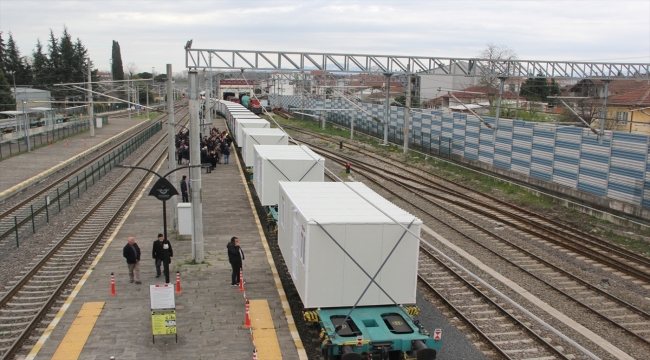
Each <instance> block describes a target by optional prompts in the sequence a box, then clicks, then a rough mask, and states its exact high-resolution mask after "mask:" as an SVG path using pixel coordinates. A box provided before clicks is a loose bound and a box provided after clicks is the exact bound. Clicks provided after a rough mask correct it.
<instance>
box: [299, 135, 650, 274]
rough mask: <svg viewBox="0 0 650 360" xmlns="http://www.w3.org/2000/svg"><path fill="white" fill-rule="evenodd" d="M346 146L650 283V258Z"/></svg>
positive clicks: (459, 202) (396, 175)
mask: <svg viewBox="0 0 650 360" xmlns="http://www.w3.org/2000/svg"><path fill="white" fill-rule="evenodd" d="M287 128H288V129H290V130H294V131H297V132H301V133H304V134H307V135H309V136H314V137H317V138H320V139H323V140H327V141H332V139H331V138H328V137H325V136H321V135H319V134H314V133H311V132H308V131H304V130H302V129H300V128H296V127H292V126H287ZM310 146H314V147H316V148H318V149H319V150H321V151H328V152H330V154H334V153H333V152H331V151H329V150H328V149H327V148H324V147H322V146H318V145H316V144H310ZM345 146H346V147H347V148H349V149H351V150H353V151H355V152H359V153H361V154H363V155H364V156H369V157H372V158H374V159H376V160H378V161H381V162H383V163H387V164H390V165H391V166H394V167H396V168H397V169H399V172H396V171H389V170H387V169H382V170H381V171H382V172H384V174H385V175H386V176H390V179H389V180H390V181H395V182H401V183H402V184H403V185H404V186H408V187H410V188H411V189H412V190H417V191H420V192H426V193H427V194H428V195H429V196H434V197H436V198H438V199H440V200H445V201H447V202H448V203H452V204H454V206H457V207H461V208H463V209H465V210H466V211H468V212H471V213H474V214H476V215H479V216H482V217H485V218H489V219H491V220H492V221H495V222H499V223H502V224H503V225H507V226H510V227H512V228H513V229H516V230H519V231H522V232H525V233H528V234H530V235H531V236H534V237H535V238H537V239H541V240H542V241H545V242H548V243H552V244H555V245H558V246H562V247H563V248H565V249H567V250H569V251H572V252H574V253H576V254H579V255H582V256H585V257H587V258H590V259H593V260H596V261H598V262H600V263H602V264H603V265H606V266H608V267H610V268H611V269H615V270H618V271H620V272H622V273H624V274H626V275H630V276H633V277H635V278H637V279H639V280H641V281H643V282H645V283H646V284H650V258H647V257H645V256H642V255H639V254H636V253H634V252H631V251H629V250H626V249H624V248H622V247H620V246H616V245H614V244H612V243H610V242H607V241H605V240H603V239H600V238H598V237H595V236H593V235H591V234H587V233H585V232H582V231H580V230H577V229H575V228H572V227H571V226H568V225H566V224H562V223H561V222H558V221H554V220H552V219H548V218H544V217H541V216H540V215H538V214H536V213H533V212H532V211H529V210H526V209H523V208H521V207H518V206H515V205H512V204H509V203H507V202H505V201H502V200H500V199H497V198H495V197H492V196H488V195H485V194H480V193H477V192H476V191H475V190H473V189H471V188H468V187H465V186H461V185H459V184H449V181H447V180H446V179H443V178H440V177H438V176H436V175H435V174H430V173H426V175H422V174H421V173H418V172H416V171H414V170H413V169H411V168H408V167H405V166H403V165H402V164H400V163H398V162H397V161H394V160H391V159H388V158H385V157H379V156H378V155H376V154H374V153H372V152H370V151H367V150H365V149H362V148H359V147H356V146H352V145H345ZM335 155H336V156H338V157H339V158H341V159H343V160H345V161H346V162H352V163H353V164H354V166H355V167H358V166H359V165H361V166H362V165H363V164H362V163H360V160H359V159H358V158H354V157H351V156H347V155H345V154H341V153H340V152H339V153H336V154H335ZM375 172H377V171H375ZM405 174H406V175H405ZM446 184H449V185H446ZM456 188H457V189H456ZM428 189H432V190H435V191H437V192H433V191H430V190H428Z"/></svg>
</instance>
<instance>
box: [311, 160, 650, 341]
mask: <svg viewBox="0 0 650 360" xmlns="http://www.w3.org/2000/svg"><path fill="white" fill-rule="evenodd" d="M321 151H322V150H321ZM317 152H318V151H317ZM321 155H323V156H326V157H328V158H329V159H330V160H334V161H336V160H335V159H334V156H336V157H338V156H340V154H333V155H325V154H322V153H321ZM346 161H347V160H343V161H340V163H341V164H344V163H345V162H346ZM357 167H358V166H357ZM362 170H364V171H371V170H369V169H368V168H367V167H365V166H363V168H362ZM382 170H383V169H382ZM373 174H375V175H377V176H380V177H381V178H383V179H385V180H388V181H391V182H395V183H396V185H398V186H402V187H404V188H405V189H408V191H409V192H411V193H412V194H413V195H416V196H419V197H420V198H422V199H423V200H425V201H427V202H429V203H431V204H433V205H435V206H438V207H440V208H441V209H442V210H443V211H446V212H448V213H450V214H452V215H453V216H454V217H455V218H457V219H459V220H461V221H464V222H466V223H468V224H470V225H471V226H473V227H474V228H475V229H477V230H479V231H481V232H483V233H485V234H487V235H489V236H492V237H493V238H495V239H497V240H499V241H501V242H502V243H505V244H507V245H508V246H511V247H514V248H516V249H517V250H519V251H521V252H522V253H524V254H526V255H528V256H530V257H532V258H533V259H535V260H537V261H539V262H541V263H543V264H544V265H547V266H548V267H550V268H552V269H554V270H556V271H557V272H559V273H560V274H562V275H564V276H566V277H568V278H569V279H571V280H573V281H576V282H577V283H578V284H581V285H583V286H585V287H586V288H587V289H588V290H592V291H594V292H596V293H597V294H598V295H601V296H603V297H606V298H608V299H610V300H612V301H614V302H616V303H617V304H618V305H620V306H622V307H623V308H626V309H628V310H630V311H631V312H633V313H636V314H637V315H639V316H640V317H642V318H645V319H646V320H650V314H649V313H647V312H645V311H644V310H642V309H640V308H638V307H636V306H634V305H633V304H630V303H629V302H627V301H625V300H622V299H619V298H618V297H616V296H614V295H611V294H609V293H607V292H605V291H603V290H601V289H599V288H597V287H596V286H594V285H592V284H590V283H588V282H586V281H584V280H582V279H580V278H578V277H577V276H574V275H572V274H571V273H569V272H567V271H565V270H563V269H561V268H559V267H557V266H555V265H553V264H551V263H550V262H548V261H546V260H543V259H541V258H540V257H538V256H537V255H535V254H532V253H530V252H529V251H527V250H525V249H523V248H521V247H520V246H518V245H516V244H514V243H512V242H511V241H509V240H506V239H504V238H503V237H501V236H499V235H497V234H495V233H493V232H491V231H489V230H487V229H484V228H483V227H481V226H480V225H478V224H476V223H475V222H473V221H471V220H469V219H466V218H464V217H463V216H461V215H459V214H456V213H454V212H453V211H451V210H450V209H449V208H443V207H442V206H440V204H437V203H435V202H433V201H431V200H429V199H427V198H426V197H424V196H422V195H419V194H416V193H414V191H421V190H422V189H419V188H415V187H410V186H404V184H399V183H398V182H396V181H395V180H394V179H391V178H390V177H388V176H383V175H382V174H380V173H376V172H373ZM366 178H367V179H368V180H369V181H371V182H373V183H374V184H376V185H377V186H379V187H381V188H382V189H384V190H385V191H387V192H389V193H391V194H392V195H394V196H396V197H398V198H402V196H401V195H400V194H398V193H396V192H394V191H393V190H391V189H389V188H388V187H386V186H385V185H383V184H381V183H380V182H378V181H376V180H374V179H372V178H369V177H367V176H366ZM405 201H406V200H405ZM409 204H410V205H411V206H413V207H415V208H417V209H418V210H420V211H422V212H424V213H425V214H427V215H429V216H431V217H432V218H434V219H436V220H438V221H440V222H442V223H445V224H447V226H449V227H450V228H451V229H453V230H454V231H456V232H458V233H459V234H461V235H462V236H464V237H465V238H467V239H469V240H470V241H472V242H473V243H475V244H477V245H478V246H480V247H482V248H484V249H486V250H488V251H490V252H491V253H493V254H494V255H496V256H498V257H499V258H501V259H502V260H504V261H506V262H507V263H509V264H511V265H512V266H515V267H516V268H517V269H519V270H521V271H523V272H525V273H526V274H527V275H529V276H532V277H533V278H535V279H536V280H538V281H540V282H542V283H543V284H545V285H547V286H549V287H551V288H552V289H553V290H555V291H557V292H559V293H560V294H561V295H563V296H566V297H567V298H569V299H570V300H572V301H574V302H576V303H577V304H578V306H581V307H583V308H585V309H586V310H588V311H590V312H592V313H593V314H595V315H596V316H599V317H601V318H603V319H604V320H606V321H608V322H609V323H611V324H612V325H614V326H616V327H618V328H620V329H621V330H623V331H625V332H626V333H628V334H630V335H631V336H633V337H635V338H637V339H639V340H642V341H643V342H644V343H647V344H650V341H648V339H646V338H644V337H643V336H642V335H640V334H638V333H635V332H634V330H631V329H628V328H627V327H625V326H624V325H621V324H619V323H618V322H616V321H615V320H613V319H611V318H609V317H608V316H607V315H605V314H602V313H601V312H600V311H598V310H596V309H594V308H592V307H591V306H589V305H587V304H585V303H583V302H582V301H581V300H579V299H577V298H575V297H574V296H572V295H570V294H568V293H567V292H565V291H563V290H561V289H559V288H557V287H556V286H555V285H553V284H551V283H550V282H548V281H546V280H544V279H542V278H540V277H539V276H537V275H535V274H533V273H532V272H530V271H529V270H526V269H525V268H523V267H522V266H520V265H518V264H516V263H514V262H513V261H511V260H510V259H508V258H506V257H505V256H503V255H501V254H499V253H497V252H496V251H494V250H492V249H490V248H488V247H487V246H485V245H483V244H481V243H479V242H478V241H476V240H475V239H473V238H471V237H469V236H468V235H465V234H463V233H460V232H459V231H458V230H456V229H455V228H454V227H453V226H451V225H449V224H448V223H447V222H446V221H444V220H442V219H440V218H439V217H438V216H436V215H434V214H432V213H431V212H430V211H428V210H426V209H424V208H422V207H421V206H419V205H417V204H414V203H412V202H409Z"/></svg>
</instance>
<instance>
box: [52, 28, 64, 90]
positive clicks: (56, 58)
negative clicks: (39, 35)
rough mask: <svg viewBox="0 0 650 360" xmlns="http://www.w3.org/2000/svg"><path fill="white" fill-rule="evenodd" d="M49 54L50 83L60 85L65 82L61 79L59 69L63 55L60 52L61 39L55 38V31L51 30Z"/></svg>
mask: <svg viewBox="0 0 650 360" xmlns="http://www.w3.org/2000/svg"><path fill="white" fill-rule="evenodd" d="M48 52H49V60H50V61H49V64H48V72H49V74H50V77H49V81H48V82H49V83H60V82H63V80H62V78H61V77H60V73H61V70H60V69H59V67H60V66H61V53H60V51H59V39H57V38H56V37H54V31H52V29H50V42H49V44H48Z"/></svg>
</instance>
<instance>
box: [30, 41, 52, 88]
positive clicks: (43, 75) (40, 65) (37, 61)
mask: <svg viewBox="0 0 650 360" xmlns="http://www.w3.org/2000/svg"><path fill="white" fill-rule="evenodd" d="M32 59H33V60H32V76H33V80H32V84H34V86H36V87H38V88H41V89H45V88H46V86H47V84H49V83H50V81H49V80H50V75H49V68H50V61H49V59H48V58H47V55H45V54H43V44H41V40H40V39H37V40H36V49H35V50H34V51H33V52H32Z"/></svg>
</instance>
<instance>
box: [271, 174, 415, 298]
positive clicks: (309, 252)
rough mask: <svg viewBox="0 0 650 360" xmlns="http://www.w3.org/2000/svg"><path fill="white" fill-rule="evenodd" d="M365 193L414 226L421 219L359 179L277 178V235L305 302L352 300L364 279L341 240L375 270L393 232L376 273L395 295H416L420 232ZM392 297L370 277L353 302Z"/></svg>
mask: <svg viewBox="0 0 650 360" xmlns="http://www.w3.org/2000/svg"><path fill="white" fill-rule="evenodd" d="M346 185H347V186H350V187H351V188H352V189H354V190H355V191H356V192H358V193H359V194H361V196H363V198H362V197H361V196H360V195H358V194H357V193H355V192H354V191H352V190H351V189H350V188H348V187H347V186H346ZM364 198H365V199H367V200H368V201H370V203H372V204H374V205H375V206H377V207H378V208H380V209H382V211H384V212H386V213H387V214H389V215H390V216H391V217H392V218H394V219H396V220H397V221H398V222H399V223H400V224H402V225H404V226H405V227H409V225H410V230H412V231H413V232H414V233H415V234H418V235H419V234H420V226H421V225H422V221H421V220H419V219H418V218H416V217H414V216H413V215H411V214H409V213H407V212H406V211H404V210H402V209H400V208H399V207H397V206H396V205H395V204H393V203H391V202H390V201H388V200H386V199H384V198H383V197H381V196H380V195H379V194H377V193H375V192H374V191H372V190H371V189H370V188H368V187H367V186H366V185H364V184H363V183H359V182H349V183H345V184H343V183H339V182H323V183H313V182H280V202H279V204H278V217H279V219H278V222H279V224H278V243H279V245H280V250H281V252H282V255H283V257H284V260H285V262H286V264H287V267H288V269H289V272H290V273H291V276H292V278H293V282H294V284H295V285H296V289H297V290H298V293H299V295H300V298H301V299H302V302H303V304H304V306H305V308H329V307H346V306H353V305H354V304H355V302H356V301H357V300H358V298H359V296H360V295H361V294H362V292H363V290H364V289H365V288H366V286H367V285H368V284H369V282H370V278H368V276H366V275H365V274H364V272H363V271H362V270H361V269H359V267H358V266H357V265H356V264H355V263H354V262H353V261H352V260H351V258H350V257H348V256H347V255H346V254H345V253H344V252H343V250H342V249H341V248H343V249H345V251H346V252H347V253H348V254H349V255H350V256H351V257H352V258H353V259H354V260H355V261H356V262H357V263H358V264H359V265H360V266H361V267H362V268H363V269H364V270H365V272H367V273H368V274H370V276H374V275H375V273H376V272H377V270H378V269H379V267H380V266H381V265H382V263H383V262H384V261H385V260H386V259H387V257H388V254H389V253H390V252H391V250H392V249H393V247H394V246H395V245H396V244H397V242H398V241H399V240H400V238H402V240H401V242H400V243H399V245H398V246H397V247H395V250H394V252H393V254H392V255H391V257H390V258H388V260H387V261H386V264H385V265H384V267H383V268H382V270H381V272H379V274H378V275H377V277H376V278H375V281H376V282H377V284H379V285H380V286H381V287H382V288H383V289H384V290H385V291H386V292H387V293H388V295H390V297H391V298H392V299H393V300H394V301H395V302H396V303H398V304H413V303H415V295H416V287H417V284H416V281H417V269H418V247H419V240H418V238H416V237H415V236H413V235H411V234H410V233H408V232H406V233H405V231H404V229H402V227H400V226H399V225H397V224H395V223H394V222H393V221H392V220H391V219H390V218H388V217H387V216H386V215H384V214H383V213H382V212H380V211H379V210H377V209H376V208H375V207H374V206H373V205H371V204H370V203H369V202H368V201H366V200H365V199H364ZM319 224H320V226H319ZM321 226H322V228H321ZM335 241H336V242H335ZM337 244H338V245H337ZM339 245H340V247H339ZM392 303H393V302H392V301H391V300H390V298H389V297H388V296H386V295H385V294H384V293H383V292H382V291H381V290H379V287H378V286H377V285H376V284H374V283H373V284H372V285H371V286H370V287H369V288H368V291H367V292H366V293H365V295H364V296H363V298H362V299H361V301H360V302H359V305H388V304H392Z"/></svg>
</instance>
